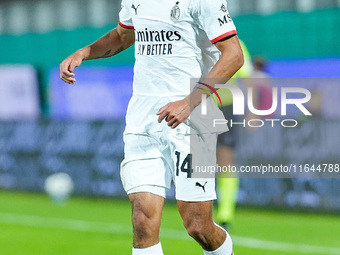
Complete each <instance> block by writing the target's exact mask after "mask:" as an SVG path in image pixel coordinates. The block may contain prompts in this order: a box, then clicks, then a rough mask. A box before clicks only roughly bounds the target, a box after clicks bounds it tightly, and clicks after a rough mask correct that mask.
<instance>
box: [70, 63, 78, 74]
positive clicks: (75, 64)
mask: <svg viewBox="0 0 340 255" xmlns="http://www.w3.org/2000/svg"><path fill="white" fill-rule="evenodd" d="M78 66H79V63H78V62H76V61H71V63H70V65H69V67H68V71H70V72H71V73H73V71H74V69H75V68H76V67H78Z"/></svg>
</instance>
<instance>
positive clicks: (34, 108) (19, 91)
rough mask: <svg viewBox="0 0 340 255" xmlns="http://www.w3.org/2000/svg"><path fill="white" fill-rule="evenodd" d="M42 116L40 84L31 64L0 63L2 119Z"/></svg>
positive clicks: (0, 109) (0, 111)
mask: <svg viewBox="0 0 340 255" xmlns="http://www.w3.org/2000/svg"><path fill="white" fill-rule="evenodd" d="M39 116H40V101H39V85H38V79H37V72H36V70H35V69H34V68H33V67H32V66H30V65H0V120H23V119H26V120H27V119H36V118H38V117H39Z"/></svg>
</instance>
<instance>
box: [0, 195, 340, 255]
mask: <svg viewBox="0 0 340 255" xmlns="http://www.w3.org/2000/svg"><path fill="white" fill-rule="evenodd" d="M130 217H131V212H130V207H129V203H128V201H126V200H113V199H93V198H92V199H90V198H78V197H73V198H71V199H70V200H69V201H68V202H67V203H66V204H64V205H61V206H58V205H55V204H53V203H52V202H51V201H50V199H49V198H48V197H47V196H46V195H43V194H34V193H18V192H7V191H6V192H5V191H0V254H1V255H57V254H58V255H60V254H62V255H92V254H96V255H97V254H100V255H109V254H110V255H113V254H119V255H125V254H127V255H129V254H131V243H132V234H131V232H132V229H131V223H130ZM231 235H232V237H233V240H234V251H235V254H236V255H241V254H246V255H272V254H275V255H287V254H294V255H303V254H311V255H317V254H319V255H320V254H322V255H328V254H330V255H335V254H340V241H339V237H340V218H339V217H336V216H329V215H316V214H302V213H288V212H274V211H267V210H254V209H245V208H243V209H239V210H238V211H237V217H236V221H235V224H234V226H233V229H232V231H231ZM161 241H162V245H163V250H164V254H166V255H178V254H184V255H196V254H203V252H202V250H201V249H200V247H199V246H198V245H197V244H196V243H195V242H194V241H192V240H191V239H190V238H189V237H188V236H187V234H186V232H185V230H184V228H183V226H182V222H181V219H180V216H179V214H178V212H177V208H176V206H175V204H173V203H167V204H166V206H165V208H164V213H163V222H162V232H161Z"/></svg>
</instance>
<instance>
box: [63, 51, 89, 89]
mask: <svg viewBox="0 0 340 255" xmlns="http://www.w3.org/2000/svg"><path fill="white" fill-rule="evenodd" d="M83 58H84V56H83V55H82V54H80V53H78V52H75V53H73V54H72V55H71V56H69V57H67V58H66V59H65V60H64V61H63V62H61V64H60V79H62V80H63V81H64V82H66V83H68V84H74V83H75V82H76V79H75V78H74V77H75V74H74V72H73V71H74V69H75V68H76V67H78V66H80V65H81V63H82V62H83Z"/></svg>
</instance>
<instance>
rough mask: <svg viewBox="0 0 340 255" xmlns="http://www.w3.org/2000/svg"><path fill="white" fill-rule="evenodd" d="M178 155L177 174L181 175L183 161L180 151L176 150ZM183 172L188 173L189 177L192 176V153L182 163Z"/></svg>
mask: <svg viewBox="0 0 340 255" xmlns="http://www.w3.org/2000/svg"><path fill="white" fill-rule="evenodd" d="M175 155H176V175H177V176H179V165H180V162H181V153H180V152H179V151H175ZM181 172H183V173H187V178H191V174H192V173H193V169H192V154H188V155H187V156H186V157H185V159H184V160H183V162H182V164H181Z"/></svg>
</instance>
